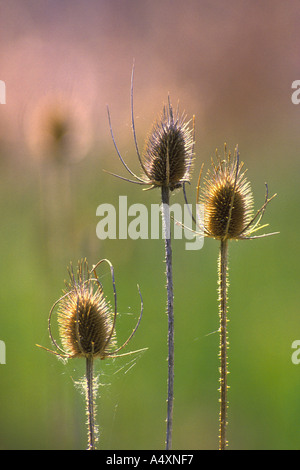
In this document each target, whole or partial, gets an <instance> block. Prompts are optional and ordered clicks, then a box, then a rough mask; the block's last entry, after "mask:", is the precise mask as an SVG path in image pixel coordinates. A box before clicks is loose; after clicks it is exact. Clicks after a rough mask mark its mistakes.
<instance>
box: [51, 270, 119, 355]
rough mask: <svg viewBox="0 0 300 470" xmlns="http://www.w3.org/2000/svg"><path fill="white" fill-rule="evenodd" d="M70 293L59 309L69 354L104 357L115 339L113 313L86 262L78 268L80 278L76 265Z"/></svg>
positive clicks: (71, 271) (68, 285) (61, 331)
mask: <svg viewBox="0 0 300 470" xmlns="http://www.w3.org/2000/svg"><path fill="white" fill-rule="evenodd" d="M69 273H70V282H69V283H68V284H67V290H66V294H65V295H64V296H63V297H62V299H61V301H60V303H59V308H58V324H59V333H60V337H61V341H62V345H63V347H64V350H65V352H66V354H67V355H68V357H87V356H90V355H92V356H93V357H94V358H97V357H100V358H101V359H104V358H105V356H106V355H107V354H109V351H110V350H111V347H112V346H113V345H114V342H115V339H114V334H113V313H112V312H111V308H110V305H109V303H108V302H107V300H106V299H105V297H104V295H103V290H102V288H101V286H99V285H98V286H97V285H96V287H95V280H94V279H92V278H91V277H90V274H89V271H88V265H87V262H86V261H81V262H80V263H79V264H78V268H77V277H75V275H74V273H73V269H72V267H70V270H69Z"/></svg>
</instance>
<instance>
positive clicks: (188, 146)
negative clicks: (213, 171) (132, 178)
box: [144, 100, 194, 191]
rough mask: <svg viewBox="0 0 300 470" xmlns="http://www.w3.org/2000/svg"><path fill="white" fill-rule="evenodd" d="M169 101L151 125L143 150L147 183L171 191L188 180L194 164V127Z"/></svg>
mask: <svg viewBox="0 0 300 470" xmlns="http://www.w3.org/2000/svg"><path fill="white" fill-rule="evenodd" d="M188 124H189V123H188V122H186V121H185V116H184V115H180V114H179V111H178V109H177V110H176V113H175V114H174V112H173V108H172V105H171V103H170V100H169V102H168V106H164V108H163V112H162V114H161V116H160V117H159V119H158V120H157V121H156V122H155V124H154V125H153V128H152V130H151V132H150V134H149V136H148V139H147V141H146V144H145V150H144V172H145V174H146V180H147V182H148V184H151V185H152V186H154V187H156V186H166V187H169V189H170V190H171V191H173V190H174V189H176V188H179V187H181V186H182V183H183V182H187V181H189V180H190V175H191V171H192V164H193V145H194V138H193V130H192V129H189V127H188Z"/></svg>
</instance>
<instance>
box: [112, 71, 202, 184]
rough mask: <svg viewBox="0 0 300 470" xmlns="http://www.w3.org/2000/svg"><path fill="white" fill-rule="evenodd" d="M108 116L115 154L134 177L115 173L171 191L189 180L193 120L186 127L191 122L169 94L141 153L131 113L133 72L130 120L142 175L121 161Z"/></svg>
mask: <svg viewBox="0 0 300 470" xmlns="http://www.w3.org/2000/svg"><path fill="white" fill-rule="evenodd" d="M108 119H109V126H110V132H111V136H112V140H113V143H114V146H115V149H116V151H117V154H118V156H119V158H120V160H121V162H122V164H123V165H124V167H125V168H126V170H127V171H128V172H129V173H130V174H131V176H133V177H134V178H135V180H129V179H127V178H124V177H122V176H119V175H116V174H114V173H110V172H109V173H110V174H113V175H114V176H117V177H118V178H121V179H123V180H125V181H129V182H131V183H136V184H140V185H144V186H148V188H147V189H152V188H156V187H166V188H168V189H169V190H170V191H173V190H174V189H176V188H180V187H181V186H182V185H183V184H184V183H187V182H189V181H190V177H191V172H192V168H193V161H194V119H193V128H192V129H191V128H189V124H190V122H189V121H187V120H186V115H185V114H180V113H179V108H178V107H177V109H176V111H175V112H174V110H173V107H172V105H171V101H170V98H169V97H168V104H167V105H165V106H164V108H163V111H162V113H161V115H160V116H159V118H158V119H157V120H156V122H155V123H154V125H153V127H152V130H151V132H150V133H149V135H148V138H147V140H146V144H145V150H144V153H143V156H142V157H141V154H140V152H139V149H138V144H137V139H136V133H135V124H134V114H133V71H132V80H131V121H132V130H133V136H134V143H135V148H136V152H137V156H138V160H139V163H140V166H141V169H142V175H141V176H137V175H136V174H135V173H133V172H132V171H131V170H130V168H129V167H128V166H127V164H126V163H125V161H124V160H123V158H122V156H121V154H120V152H119V150H118V147H117V144H116V141H115V138H114V135H113V131H112V126H111V120H110V113H109V110H108Z"/></svg>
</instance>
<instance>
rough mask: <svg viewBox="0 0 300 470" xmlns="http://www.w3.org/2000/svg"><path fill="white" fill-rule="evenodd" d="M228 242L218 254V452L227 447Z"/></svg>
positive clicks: (223, 242)
mask: <svg viewBox="0 0 300 470" xmlns="http://www.w3.org/2000/svg"><path fill="white" fill-rule="evenodd" d="M227 254H228V240H226V239H225V240H221V246H220V254H219V316H220V421H219V423H220V428H219V450H225V449H226V446H227V440H226V427H227V408H228V403H227V388H228V387H227V372H228V371H227V344H228V343H227V270H228V259H227Z"/></svg>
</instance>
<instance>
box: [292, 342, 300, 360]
mask: <svg viewBox="0 0 300 470" xmlns="http://www.w3.org/2000/svg"><path fill="white" fill-rule="evenodd" d="M292 349H295V351H294V352H293V354H292V357H291V359H292V363H293V364H295V365H297V364H300V340H299V339H296V340H295V341H293V342H292Z"/></svg>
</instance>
